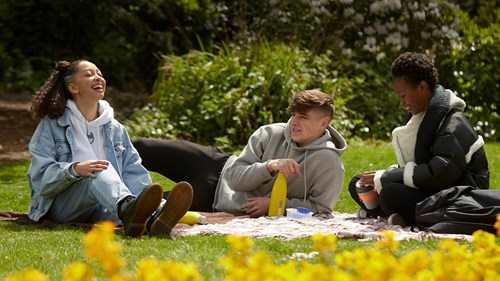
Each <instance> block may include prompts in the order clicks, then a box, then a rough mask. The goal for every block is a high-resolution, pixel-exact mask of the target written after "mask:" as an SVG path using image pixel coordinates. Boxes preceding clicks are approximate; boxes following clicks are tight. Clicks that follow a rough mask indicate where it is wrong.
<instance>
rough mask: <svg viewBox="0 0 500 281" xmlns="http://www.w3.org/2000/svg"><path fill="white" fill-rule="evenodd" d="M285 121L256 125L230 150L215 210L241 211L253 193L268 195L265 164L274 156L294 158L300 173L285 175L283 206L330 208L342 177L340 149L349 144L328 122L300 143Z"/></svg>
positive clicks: (269, 178)
mask: <svg viewBox="0 0 500 281" xmlns="http://www.w3.org/2000/svg"><path fill="white" fill-rule="evenodd" d="M289 123H290V122H288V123H275V124H270V125H265V126H262V127H260V128H259V129H258V130H257V131H255V132H254V133H253V134H252V136H251V137H250V139H249V140H248V144H247V145H246V146H245V148H244V149H243V151H242V152H241V154H240V155H239V156H231V157H230V158H229V159H228V160H227V162H226V164H225V165H224V167H223V169H222V173H221V176H220V179H219V183H218V185H217V190H216V193H215V198H214V204H213V207H214V209H215V210H217V211H224V212H230V213H240V212H243V209H242V208H241V205H242V204H244V203H246V201H247V199H248V198H252V197H270V196H271V191H272V186H273V183H274V178H275V175H274V174H271V173H269V171H268V170H267V168H266V166H267V163H268V161H270V160H273V159H286V158H289V159H294V160H295V161H297V163H299V165H300V166H301V172H302V173H301V175H298V176H289V177H288V178H287V201H286V208H295V207H307V208H309V209H311V210H312V211H313V212H314V213H330V212H331V211H332V209H333V207H334V205H335V203H336V202H337V200H338V198H339V195H340V191H341V190H342V182H343V180H344V165H343V164H342V160H341V159H340V155H341V154H342V152H344V150H345V149H346V147H347V145H346V142H345V140H344V138H343V137H342V135H340V133H339V132H338V131H336V130H335V129H334V128H333V127H331V126H329V127H328V128H327V129H326V130H325V133H324V134H323V135H322V136H321V137H319V138H318V139H316V140H315V141H313V142H312V143H310V144H309V145H307V146H304V147H298V146H297V145H296V144H295V142H294V141H293V140H292V139H291V137H290V127H289Z"/></svg>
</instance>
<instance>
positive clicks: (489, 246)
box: [472, 230, 497, 251]
mask: <svg viewBox="0 0 500 281" xmlns="http://www.w3.org/2000/svg"><path fill="white" fill-rule="evenodd" d="M472 245H474V248H476V249H477V250H486V251H491V250H493V251H494V250H495V248H496V247H497V245H496V242H495V236H494V235H493V234H491V233H489V232H486V231H482V230H478V231H476V232H474V233H473V234H472Z"/></svg>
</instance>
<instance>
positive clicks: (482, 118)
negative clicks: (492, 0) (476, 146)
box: [440, 7, 500, 140]
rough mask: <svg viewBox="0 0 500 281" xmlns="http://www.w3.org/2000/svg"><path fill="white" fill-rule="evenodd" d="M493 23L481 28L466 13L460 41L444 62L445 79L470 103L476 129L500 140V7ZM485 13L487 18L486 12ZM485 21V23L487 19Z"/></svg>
mask: <svg viewBox="0 0 500 281" xmlns="http://www.w3.org/2000/svg"><path fill="white" fill-rule="evenodd" d="M489 14H492V15H496V17H493V18H490V20H492V22H490V23H489V24H487V25H485V26H484V27H481V26H480V25H479V23H481V22H482V21H481V20H479V21H478V22H476V21H474V20H472V19H471V18H470V17H469V16H468V15H467V14H466V13H463V12H460V13H458V15H459V18H460V27H459V31H460V32H461V36H460V40H458V41H457V42H456V44H455V45H454V48H453V49H452V50H451V52H450V53H449V54H446V55H443V56H442V58H441V61H440V66H441V67H440V70H441V80H442V81H443V83H444V84H445V85H447V86H449V88H451V89H453V90H455V91H457V92H458V94H459V96H461V97H462V98H463V99H464V100H465V101H466V102H467V105H468V107H467V111H466V113H467V114H468V115H469V117H470V119H471V120H472V122H473V124H474V126H475V128H476V130H478V131H479V132H481V134H482V135H483V136H485V137H486V138H488V139H490V140H500V133H499V132H498V129H499V128H500V115H499V109H500V108H499V104H500V95H499V93H500V82H499V81H500V72H499V71H498V70H499V68H500V57H499V54H500V21H499V19H500V8H496V9H495V8H494V7H492V9H491V10H490V12H489ZM481 16H483V17H486V12H485V11H483V12H482V13H481ZM483 23H484V22H483Z"/></svg>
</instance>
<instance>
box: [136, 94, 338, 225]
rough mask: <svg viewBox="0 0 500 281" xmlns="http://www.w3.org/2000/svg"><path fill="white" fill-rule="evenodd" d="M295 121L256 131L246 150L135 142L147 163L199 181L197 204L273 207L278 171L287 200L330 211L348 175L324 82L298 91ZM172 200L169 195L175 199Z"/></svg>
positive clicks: (261, 211)
mask: <svg viewBox="0 0 500 281" xmlns="http://www.w3.org/2000/svg"><path fill="white" fill-rule="evenodd" d="M288 110H289V112H290V114H291V118H290V119H289V120H288V122H287V123H274V124H269V125H265V126H262V127H260V128H259V129H257V131H255V132H254V133H253V134H252V136H250V139H249V140H248V144H247V145H246V146H245V148H244V149H243V151H242V152H241V154H240V155H239V156H235V155H228V154H226V153H224V152H222V151H220V150H218V149H217V148H213V147H205V146H201V145H198V144H194V143H191V142H187V141H180V140H169V141H165V140H152V139H141V140H138V141H136V142H134V146H135V147H136V148H137V150H138V152H139V154H140V155H141V157H142V158H143V165H144V166H145V167H146V168H147V169H149V170H151V171H156V172H158V173H160V174H163V175H164V176H166V177H168V178H170V179H171V180H174V181H188V182H190V183H191V184H192V186H193V191H194V195H193V204H192V206H191V210H197V211H225V212H230V213H240V214H241V213H245V214H248V215H250V216H251V217H259V216H264V215H266V214H267V210H268V207H269V199H270V195H271V191H272V186H273V182H274V178H275V176H276V174H277V173H278V172H282V173H283V174H284V175H285V177H286V179H287V186H288V189H287V201H286V207H287V208H293V207H307V208H309V209H311V210H312V211H313V212H314V213H316V214H325V213H326V214H329V213H330V212H331V211H332V208H333V207H334V204H335V203H336V201H337V200H338V198H339V194H340V191H341V190H342V182H343V179H344V167H343V164H342V161H341V159H340V155H341V154H342V152H343V151H344V150H345V149H346V142H345V140H344V138H343V137H342V135H340V133H339V132H337V131H336V130H335V129H334V128H333V127H331V126H330V122H331V119H332V115H333V103H332V99H331V97H330V96H329V95H327V94H325V93H323V92H321V91H319V90H307V91H302V92H299V93H297V94H295V95H294V96H293V98H292V100H291V102H290V105H289V108H288ZM167 204H168V202H167Z"/></svg>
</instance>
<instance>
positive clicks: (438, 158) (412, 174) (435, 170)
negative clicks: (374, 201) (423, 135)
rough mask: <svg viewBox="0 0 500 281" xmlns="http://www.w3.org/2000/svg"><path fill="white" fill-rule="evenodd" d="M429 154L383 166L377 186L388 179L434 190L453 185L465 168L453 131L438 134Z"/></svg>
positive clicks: (416, 187)
mask: <svg viewBox="0 0 500 281" xmlns="http://www.w3.org/2000/svg"><path fill="white" fill-rule="evenodd" d="M431 154H432V157H431V158H430V160H429V161H428V162H426V163H420V164H416V163H415V162H408V163H406V165H405V166H404V167H399V168H394V169H387V170H385V172H384V173H383V174H382V176H381V178H380V183H381V185H382V188H381V189H383V188H384V186H386V185H387V184H388V183H399V184H404V185H406V186H408V187H411V188H415V189H419V190H422V191H424V192H427V193H435V192H438V191H440V190H443V189H446V188H448V187H451V186H453V183H454V182H456V181H457V180H458V179H460V177H462V174H463V171H464V169H465V152H464V149H463V148H462V146H461V145H460V143H459V142H458V141H457V139H456V137H455V136H454V135H453V134H445V135H440V136H438V137H437V138H436V140H435V142H434V144H433V145H432V147H431ZM377 191H378V192H380V191H379V190H378V189H377Z"/></svg>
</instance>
